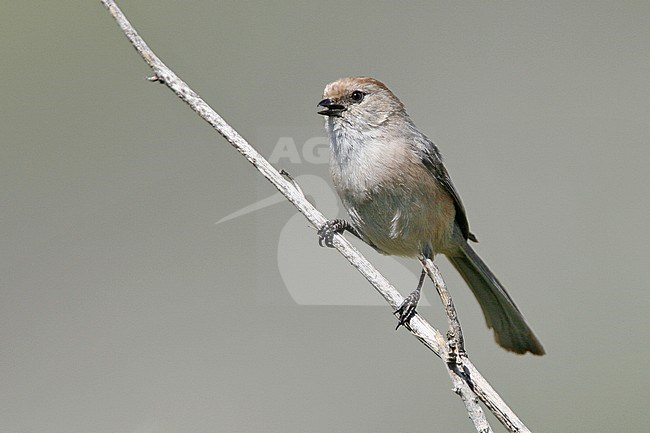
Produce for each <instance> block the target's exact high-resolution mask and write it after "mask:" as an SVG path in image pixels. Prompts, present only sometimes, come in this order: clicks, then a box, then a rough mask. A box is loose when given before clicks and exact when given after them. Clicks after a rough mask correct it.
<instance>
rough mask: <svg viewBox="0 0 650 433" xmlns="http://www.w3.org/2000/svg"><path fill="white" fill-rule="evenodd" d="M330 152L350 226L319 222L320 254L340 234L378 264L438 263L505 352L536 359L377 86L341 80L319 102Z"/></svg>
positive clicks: (449, 190) (441, 175) (442, 189)
mask: <svg viewBox="0 0 650 433" xmlns="http://www.w3.org/2000/svg"><path fill="white" fill-rule="evenodd" d="M318 107H320V108H319V109H320V111H318V114H320V115H323V116H324V117H325V129H326V130H327V135H328V138H329V144H330V164H329V168H330V175H331V178H332V182H333V184H334V187H335V189H336V192H337V193H338V196H339V197H340V199H341V202H342V203H343V206H344V207H345V209H346V211H347V213H348V215H349V218H350V220H349V221H347V220H344V219H334V220H329V221H327V222H326V223H325V224H324V225H323V226H321V227H320V229H319V230H318V236H319V243H320V245H321V246H328V247H332V246H333V237H334V235H335V234H341V233H343V232H345V231H347V232H349V233H351V234H353V235H354V236H356V237H358V238H360V239H361V240H363V241H364V242H366V243H367V244H369V245H370V246H372V247H373V248H374V249H375V250H377V251H378V252H380V253H382V254H386V255H396V256H404V257H419V258H428V259H433V258H434V257H435V255H437V254H442V255H444V256H446V257H447V258H448V259H449V261H450V262H451V264H452V265H453V266H454V268H455V269H456V270H457V271H458V272H459V273H460V275H461V276H462V277H463V279H464V280H465V282H466V283H467V285H468V286H469V288H470V289H471V291H472V293H473V294H474V296H475V297H476V299H477V301H478V303H479V305H480V306H481V309H482V311H483V315H484V316H485V321H486V324H487V326H488V328H491V329H493V331H494V338H495V340H496V342H497V343H498V344H499V345H500V346H501V347H503V348H504V349H506V350H508V351H511V352H514V353H518V354H524V353H527V352H530V353H532V354H535V355H543V354H544V353H545V351H544V348H543V346H542V344H541V343H540V341H539V340H538V338H537V337H536V336H535V334H534V333H533V331H532V329H531V328H530V327H529V326H528V324H527V322H526V320H525V318H524V316H523V314H522V313H521V311H520V310H519V308H518V307H517V306H516V305H515V303H514V301H513V300H512V298H511V297H510V295H509V294H508V292H507V291H506V289H505V288H504V287H503V285H502V284H501V282H500V281H499V280H498V279H497V277H496V276H495V275H494V274H493V273H492V271H491V270H490V269H489V268H488V266H487V265H486V264H485V262H484V261H483V260H482V259H481V258H480V257H479V255H478V254H477V253H476V252H475V251H474V249H473V248H472V247H471V246H470V244H469V242H477V238H476V236H475V235H474V234H473V233H472V232H471V231H470V227H469V222H468V219H467V215H466V212H465V208H464V206H463V202H462V201H461V199H460V195H459V194H458V191H457V190H456V188H455V187H454V185H453V183H452V181H451V178H450V176H449V173H448V172H447V169H446V168H445V166H444V165H443V161H442V156H441V154H440V151H439V149H438V147H437V146H436V145H435V144H434V143H433V141H431V140H430V139H429V138H428V137H427V136H426V135H424V134H423V133H422V132H420V130H419V129H418V128H417V127H416V126H415V124H414V123H413V121H412V120H411V118H410V117H409V115H408V114H407V112H406V108H405V107H404V104H403V103H402V102H401V101H400V100H399V98H398V97H397V96H395V94H394V93H393V92H391V91H390V90H389V89H388V87H386V85H385V84H384V83H382V82H381V81H379V80H377V79H374V78H371V77H345V78H341V79H338V80H336V81H333V82H331V83H329V84H328V85H327V86H326V87H325V90H324V92H323V96H322V100H321V101H320V102H318ZM424 276H425V271H424V269H423V270H422V273H421V275H420V279H419V282H418V285H417V288H416V289H415V290H414V291H413V292H412V293H411V294H410V295H409V296H408V297H406V298H405V300H404V302H403V303H402V305H401V306H400V307H399V308H398V309H397V310H396V313H397V314H398V325H397V327H398V328H399V326H400V325H404V324H407V323H408V321H409V320H410V318H411V317H412V316H413V315H414V314H415V308H416V306H417V303H418V300H419V298H420V291H421V288H422V285H423V282H424Z"/></svg>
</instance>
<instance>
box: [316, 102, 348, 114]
mask: <svg viewBox="0 0 650 433" xmlns="http://www.w3.org/2000/svg"><path fill="white" fill-rule="evenodd" d="M318 106H319V107H325V110H322V111H319V112H318V114H322V115H323V116H330V117H341V113H343V112H344V111H345V110H346V108H345V107H344V106H343V105H341V104H335V103H334V102H332V100H331V99H323V100H322V101H320V102H319V103H318Z"/></svg>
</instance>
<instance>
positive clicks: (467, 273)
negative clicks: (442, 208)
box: [448, 242, 545, 355]
mask: <svg viewBox="0 0 650 433" xmlns="http://www.w3.org/2000/svg"><path fill="white" fill-rule="evenodd" d="M448 258H449V260H450V261H451V263H452V264H453V265H454V267H455V268H456V269H457V270H458V272H460V275H461V276H462V277H463V279H464V280H465V282H467V285H469V287H470V289H472V292H473V293H474V296H475V297H476V300H477V301H478V303H479V304H480V305H481V309H482V310H483V314H484V315H485V321H486V322H487V326H488V327H489V328H492V329H494V338H495V340H496V342H497V343H498V344H499V345H500V346H501V347H503V348H504V349H507V350H510V351H512V352H515V353H526V352H530V353H533V354H535V355H543V354H544V353H545V352H544V348H543V347H542V344H541V343H540V342H539V340H538V339H537V337H535V334H533V331H532V330H531V329H530V327H529V326H528V324H527V323H526V320H525V319H524V316H523V315H522V314H521V312H520V311H519V309H518V308H517V306H516V305H515V303H514V302H513V300H512V298H510V295H508V292H506V289H505V288H504V287H503V286H502V285H501V283H500V282H499V280H497V277H495V276H494V274H493V273H492V272H491V271H490V269H488V267H487V265H486V264H485V263H484V262H483V260H481V258H480V257H479V256H478V254H476V252H475V251H474V250H473V249H472V247H471V246H469V244H467V242H462V248H460V249H459V251H458V252H457V253H456V254H454V255H453V256H448Z"/></svg>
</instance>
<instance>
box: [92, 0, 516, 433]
mask: <svg viewBox="0 0 650 433" xmlns="http://www.w3.org/2000/svg"><path fill="white" fill-rule="evenodd" d="M102 4H103V5H104V6H105V7H106V8H107V9H108V10H109V12H110V13H111V15H112V16H113V17H114V18H115V20H116V22H117V24H118V25H119V27H120V28H121V29H122V31H123V32H124V34H125V35H126V37H127V38H128V39H129V41H130V42H131V44H132V45H133V47H134V48H135V49H136V51H137V52H138V53H139V54H140V56H142V58H143V59H144V61H145V62H146V63H147V64H148V65H149V66H150V67H151V69H152V70H153V72H154V76H153V77H151V78H149V80H150V81H158V82H161V83H164V84H165V85H166V86H167V87H169V88H170V89H171V90H172V91H173V92H174V93H175V94H176V95H178V97H179V98H180V99H182V100H183V101H185V102H186V103H187V104H188V105H189V106H190V108H192V110H194V111H195V112H196V113H197V114H198V115H199V116H201V118H203V119H204V120H205V121H206V122H208V123H209V124H210V125H212V127H213V128H214V129H215V130H216V131H217V132H218V133H219V134H221V135H222V136H223V137H224V138H225V139H226V140H227V141H228V142H229V143H230V144H231V145H233V147H235V149H237V151H239V152H240V153H241V154H242V155H243V156H244V157H245V158H246V159H247V160H248V161H249V162H250V163H251V164H253V166H255V168H257V170H258V171H260V173H262V175H263V176H264V177H265V178H267V179H268V180H269V181H270V182H271V183H272V184H273V185H274V186H275V187H276V188H277V189H278V191H280V193H282V194H283V195H284V196H285V197H286V198H287V199H288V200H289V201H290V202H291V203H292V204H293V205H294V206H295V207H296V208H297V209H298V210H299V211H300V212H301V213H302V214H303V215H304V216H305V217H306V218H307V219H308V220H309V222H310V223H311V224H313V225H314V226H315V227H321V226H322V225H323V224H324V223H325V222H326V221H327V220H326V218H325V217H324V216H323V215H322V214H321V213H320V212H319V211H318V210H317V209H316V208H314V207H313V206H312V205H311V204H310V203H309V202H308V201H307V200H306V198H305V197H304V195H303V194H302V191H300V188H299V187H298V186H297V185H296V184H295V182H294V181H293V180H292V179H291V178H290V177H289V176H286V173H285V174H281V173H280V172H278V171H277V170H276V169H275V168H274V167H273V166H272V165H271V164H270V163H269V162H268V161H267V160H266V159H264V158H263V157H262V156H261V155H260V154H259V153H258V152H257V151H256V150H255V149H254V148H253V147H252V146H251V145H250V144H248V142H246V140H244V138H243V137H242V136H241V135H239V133H237V131H235V130H234V129H233V128H232V127H231V126H230V125H228V123H226V122H225V121H224V120H223V119H222V118H221V116H219V114H217V113H216V112H215V111H214V110H213V109H212V108H210V106H209V105H208V104H206V103H205V101H203V99H201V98H200V97H199V95H197V94H196V93H195V92H194V91H193V90H192V89H190V87H189V86H188V85H187V84H186V83H184V82H183V81H182V80H181V79H180V78H179V77H178V76H177V75H176V74H175V73H174V72H172V71H171V70H170V69H169V68H168V67H167V66H165V65H164V64H163V63H162V62H161V61H160V59H159V58H158V57H157V56H156V55H155V54H154V52H153V51H152V50H151V49H150V48H149V47H148V46H147V44H146V43H145V42H144V40H142V38H141V37H140V36H139V35H138V34H137V32H136V31H135V29H134V28H133V26H131V24H130V23H129V22H128V20H127V19H126V17H125V16H124V14H123V13H122V11H121V10H120V9H119V8H118V7H117V5H116V4H115V2H114V1H112V0H102ZM287 177H288V178H289V180H288V179H287ZM334 247H335V248H336V249H337V250H338V251H339V252H340V253H341V254H342V255H343V256H344V257H345V258H346V259H348V261H349V262H350V263H351V264H352V265H353V266H354V267H355V268H357V270H358V271H359V272H360V273H361V274H362V275H363V276H364V277H365V278H366V279H367V280H368V282H369V283H370V284H371V285H372V286H373V287H374V288H375V289H376V290H377V291H378V292H379V294H380V295H381V296H383V297H384V299H385V300H386V302H387V303H388V304H389V305H390V306H391V307H392V309H393V310H396V309H397V308H398V307H399V306H400V305H401V303H402V301H403V300H404V298H403V297H402V295H400V293H399V292H398V291H397V290H396V289H395V288H394V287H393V286H392V285H391V284H390V283H389V282H388V280H386V278H384V277H383V276H382V275H381V274H380V273H379V272H378V271H377V270H376V269H375V268H374V267H373V266H372V265H371V264H370V262H368V260H366V259H365V258H364V257H363V256H362V255H361V254H360V253H359V252H358V251H357V250H356V249H355V248H354V247H353V246H352V245H351V244H350V243H349V242H348V241H347V240H346V239H345V238H344V237H342V236H340V235H336V236H335V237H334ZM422 265H423V266H424V268H425V270H426V271H427V273H428V274H429V277H430V278H431V279H432V280H433V281H434V283H435V285H436V289H437V290H438V293H439V294H440V297H441V299H442V301H443V304H444V306H445V311H446V312H447V316H448V319H449V326H450V328H449V337H450V340H449V341H450V343H451V344H450V343H448V342H447V341H446V340H445V338H444V336H443V335H442V334H441V333H440V331H438V330H437V329H435V328H433V327H432V326H431V325H430V324H429V323H428V322H427V321H425V320H424V319H423V318H422V317H421V316H420V315H418V314H416V315H415V316H414V317H413V318H412V319H411V320H410V323H409V324H408V326H407V328H408V330H409V331H410V332H411V334H413V335H414V336H415V337H416V338H417V339H418V340H420V341H421V342H422V343H423V344H424V345H425V346H426V347H427V348H429V349H430V350H431V351H432V352H433V353H435V354H436V355H437V356H438V357H439V358H440V359H442V360H443V361H444V363H443V364H444V365H445V367H446V369H447V371H448V373H449V375H450V377H451V380H452V383H453V385H454V392H456V393H457V394H458V395H459V396H460V397H461V398H462V400H463V402H464V403H465V405H466V408H467V411H468V414H469V417H470V419H471V420H472V422H473V423H474V426H475V428H476V430H477V431H478V432H480V433H489V432H491V431H492V430H491V428H490V426H489V424H488V422H487V420H486V419H485V414H484V413H483V410H482V409H481V407H480V405H479V404H478V401H479V400H480V401H482V402H483V403H484V404H485V406H486V407H487V408H488V409H489V410H490V411H491V412H492V413H493V414H494V415H495V416H496V417H497V419H499V421H500V422H501V423H502V424H503V425H504V426H505V427H506V428H507V429H508V430H509V431H511V432H522V433H525V432H529V430H528V428H526V426H525V425H524V424H523V423H522V422H521V421H520V420H519V418H518V417H517V416H516V415H515V413H514V412H512V410H511V409H510V408H509V407H508V406H507V405H506V404H505V402H504V401H503V400H502V399H501V397H500V396H499V395H498V394H497V393H496V392H495V391H494V389H493V388H492V387H491V386H490V384H489V383H488V382H487V381H486V380H485V379H484V378H483V376H481V374H480V373H479V372H478V370H476V368H475V367H474V365H473V364H472V363H471V361H470V360H469V358H467V357H466V355H465V353H464V348H463V338H462V332H461V329H460V324H459V323H458V319H457V317H456V311H455V308H454V306H453V302H452V300H451V297H450V296H449V293H448V292H447V289H446V286H445V284H444V281H443V279H442V276H441V275H440V272H439V271H438V269H437V267H436V266H435V265H434V264H433V262H431V261H430V260H429V261H422ZM448 346H449V348H448ZM450 351H451V354H450Z"/></svg>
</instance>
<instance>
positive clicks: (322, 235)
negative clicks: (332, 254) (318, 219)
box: [318, 219, 350, 248]
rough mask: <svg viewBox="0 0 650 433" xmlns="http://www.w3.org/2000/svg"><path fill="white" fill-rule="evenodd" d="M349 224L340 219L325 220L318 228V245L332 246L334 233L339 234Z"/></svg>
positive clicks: (346, 228)
mask: <svg viewBox="0 0 650 433" xmlns="http://www.w3.org/2000/svg"><path fill="white" fill-rule="evenodd" d="M349 227H350V224H349V223H348V222H347V221H345V220H341V219H335V220H330V221H326V222H325V224H323V225H322V226H321V228H320V229H318V245H320V246H321V247H328V248H332V247H333V246H334V244H333V241H334V235H337V234H341V233H343V232H344V231H345V230H349Z"/></svg>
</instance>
